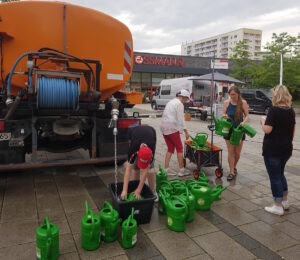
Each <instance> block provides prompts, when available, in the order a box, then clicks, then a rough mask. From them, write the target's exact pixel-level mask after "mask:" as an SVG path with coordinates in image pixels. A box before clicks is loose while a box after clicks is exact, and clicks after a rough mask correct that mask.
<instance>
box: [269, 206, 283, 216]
mask: <svg viewBox="0 0 300 260" xmlns="http://www.w3.org/2000/svg"><path fill="white" fill-rule="evenodd" d="M265 211H267V212H269V213H272V214H275V215H279V216H282V215H283V214H284V211H283V208H282V207H278V206H275V205H273V206H272V207H265Z"/></svg>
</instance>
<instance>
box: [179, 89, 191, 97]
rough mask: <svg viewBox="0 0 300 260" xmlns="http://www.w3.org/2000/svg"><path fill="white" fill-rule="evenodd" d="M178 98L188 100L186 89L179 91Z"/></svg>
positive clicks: (188, 94)
mask: <svg viewBox="0 0 300 260" xmlns="http://www.w3.org/2000/svg"><path fill="white" fill-rule="evenodd" d="M178 96H181V97H186V98H188V99H190V92H188V91H187V90H186V89H182V90H180V91H179V93H178Z"/></svg>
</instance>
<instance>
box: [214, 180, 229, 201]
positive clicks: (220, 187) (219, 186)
mask: <svg viewBox="0 0 300 260" xmlns="http://www.w3.org/2000/svg"><path fill="white" fill-rule="evenodd" d="M226 188H227V187H226ZM226 188H225V189H226ZM217 189H223V185H222V184H217V185H216V186H215V187H214V188H213V190H214V191H216V190H217ZM221 197H222V193H220V195H219V196H218V197H217V198H216V200H221Z"/></svg>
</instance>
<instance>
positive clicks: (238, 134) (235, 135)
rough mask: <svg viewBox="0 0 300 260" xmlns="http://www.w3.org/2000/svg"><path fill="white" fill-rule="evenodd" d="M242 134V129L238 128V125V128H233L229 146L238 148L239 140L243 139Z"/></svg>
mask: <svg viewBox="0 0 300 260" xmlns="http://www.w3.org/2000/svg"><path fill="white" fill-rule="evenodd" d="M243 135H244V132H243V131H242V129H241V128H240V125H239V126H238V127H234V128H233V129H232V133H231V136H230V140H229V142H230V144H231V145H234V146H239V145H240V143H241V140H242V138H243Z"/></svg>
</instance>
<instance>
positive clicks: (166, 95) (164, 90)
mask: <svg viewBox="0 0 300 260" xmlns="http://www.w3.org/2000/svg"><path fill="white" fill-rule="evenodd" d="M193 78H195V77H193V76H191V77H184V78H175V79H164V80H162V81H161V83H160V89H159V91H158V92H157V93H156V95H155V96H154V97H153V99H152V102H151V105H152V108H153V109H159V108H164V107H165V106H166V104H167V103H168V102H169V101H170V100H171V99H173V98H175V97H176V94H177V93H178V92H179V91H180V90H181V89H186V90H188V91H189V92H190V93H191V99H192V100H193V102H194V104H199V103H201V104H200V105H204V106H207V105H209V102H210V90H211V82H210V81H203V80H193ZM215 88H216V86H215ZM215 90H216V89H215Z"/></svg>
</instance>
